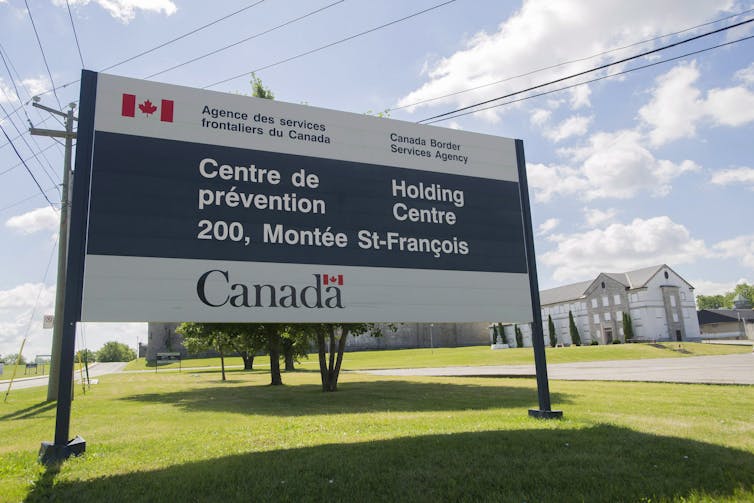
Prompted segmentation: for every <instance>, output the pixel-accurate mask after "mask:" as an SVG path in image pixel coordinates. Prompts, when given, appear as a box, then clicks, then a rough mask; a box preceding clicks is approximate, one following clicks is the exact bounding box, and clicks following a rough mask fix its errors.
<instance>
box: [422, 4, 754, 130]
mask: <svg viewBox="0 0 754 503" xmlns="http://www.w3.org/2000/svg"><path fill="white" fill-rule="evenodd" d="M752 21H754V18H752V19H747V20H746V21H741V22H738V23H734V24H732V25H728V26H724V27H722V28H718V29H717V30H712V31H708V32H706V33H702V34H700V35H695V36H693V37H689V38H686V39H683V40H679V41H678V42H673V43H672V44H668V45H664V46H662V47H658V48H656V49H652V50H649V51H644V52H642V53H639V54H635V55H633V56H629V57H627V58H623V59H619V60H616V61H613V62H610V63H605V64H604V65H599V66H596V67H594V68H590V69H589V70H584V71H582V72H577V73H574V74H571V75H567V76H565V77H560V78H558V79H555V80H551V81H548V82H545V83H543V84H537V85H535V86H531V87H528V88H526V89H523V90H521V91H516V92H513V93H508V94H504V95H503V96H498V97H497V98H491V99H488V100H484V101H480V102H479V103H475V104H473V105H468V106H465V107H461V108H457V109H455V110H451V111H450V112H445V113H441V114H437V115H433V116H432V117H427V118H426V119H422V120H420V121H418V122H419V123H422V122H427V121H430V120H433V119H438V118H440V117H445V116H447V115H452V114H455V113H457V112H461V111H464V110H469V109H470V108H476V107H478V106H481V105H486V104H487V103H492V102H493V101H499V100H502V99H505V98H510V97H511V96H515V95H517V94H522V93H525V92H528V91H533V90H535V89H540V88H542V87H545V86H549V85H552V84H557V83H558V82H563V81H564V80H569V79H572V78H575V77H580V76H581V75H586V74H588V73H593V72H596V71H599V70H604V69H605V68H609V67H611V66H615V65H618V64H621V63H625V62H627V61H631V60H634V59H637V58H641V57H644V56H648V55H650V54H654V53H657V52H660V51H664V50H667V49H670V48H672V47H676V46H679V45H682V44H686V43H689V42H692V41H694V40H698V39H700V38H704V37H708V36H710V35H714V34H716V33H721V32H724V31H727V30H730V29H732V28H736V27H738V26H743V25H745V24H748V23H751V22H752Z"/></svg>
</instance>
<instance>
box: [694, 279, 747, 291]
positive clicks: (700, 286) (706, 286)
mask: <svg viewBox="0 0 754 503" xmlns="http://www.w3.org/2000/svg"><path fill="white" fill-rule="evenodd" d="M689 283H691V285H692V286H693V287H694V295H723V294H726V293H728V292H732V291H733V289H734V288H735V287H736V285H737V284H739V283H750V282H749V281H747V280H746V278H740V279H739V280H738V281H722V282H721V281H709V280H705V279H692V280H689Z"/></svg>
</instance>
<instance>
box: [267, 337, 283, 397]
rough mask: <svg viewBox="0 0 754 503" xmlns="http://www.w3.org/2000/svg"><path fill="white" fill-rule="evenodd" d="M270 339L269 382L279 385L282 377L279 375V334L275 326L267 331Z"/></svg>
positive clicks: (281, 382)
mask: <svg viewBox="0 0 754 503" xmlns="http://www.w3.org/2000/svg"><path fill="white" fill-rule="evenodd" d="M268 336H269V341H270V379H271V382H270V384H271V385H273V386H280V385H282V384H283V378H282V376H281V375H280V334H279V333H278V331H277V328H274V329H271V330H270V331H269V332H268Z"/></svg>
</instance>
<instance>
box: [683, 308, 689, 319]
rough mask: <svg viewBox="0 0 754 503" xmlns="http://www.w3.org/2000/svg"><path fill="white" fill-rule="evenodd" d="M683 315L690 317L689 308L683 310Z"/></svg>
mask: <svg viewBox="0 0 754 503" xmlns="http://www.w3.org/2000/svg"><path fill="white" fill-rule="evenodd" d="M683 317H684V318H688V317H689V310H688V309H684V310H683Z"/></svg>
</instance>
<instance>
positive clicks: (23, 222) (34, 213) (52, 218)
mask: <svg viewBox="0 0 754 503" xmlns="http://www.w3.org/2000/svg"><path fill="white" fill-rule="evenodd" d="M59 223H60V214H59V213H58V211H57V210H53V209H52V208H50V207H49V206H45V207H44V208H37V209H36V210H31V211H29V212H26V213H23V214H21V215H16V216H14V217H10V218H9V219H8V220H6V221H5V226H6V227H8V228H10V229H13V230H15V231H18V232H20V233H21V234H33V233H35V232H39V231H44V230H48V231H55V230H58V227H59Z"/></svg>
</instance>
